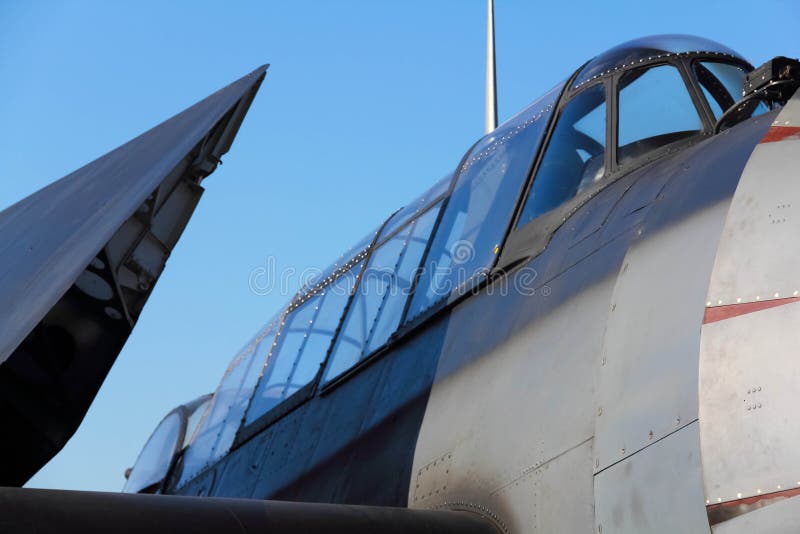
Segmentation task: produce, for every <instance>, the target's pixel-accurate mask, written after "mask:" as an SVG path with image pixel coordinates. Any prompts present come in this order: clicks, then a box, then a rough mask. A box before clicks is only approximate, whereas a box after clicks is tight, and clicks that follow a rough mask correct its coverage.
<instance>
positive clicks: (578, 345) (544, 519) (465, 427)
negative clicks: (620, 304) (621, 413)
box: [409, 262, 613, 532]
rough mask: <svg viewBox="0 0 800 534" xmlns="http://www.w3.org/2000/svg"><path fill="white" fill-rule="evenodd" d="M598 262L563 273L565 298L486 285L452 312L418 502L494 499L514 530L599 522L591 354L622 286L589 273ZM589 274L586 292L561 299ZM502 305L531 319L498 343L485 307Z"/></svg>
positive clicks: (507, 316)
mask: <svg viewBox="0 0 800 534" xmlns="http://www.w3.org/2000/svg"><path fill="white" fill-rule="evenodd" d="M592 269H593V271H591V273H590V272H589V271H587V270H592ZM597 270H598V264H590V263H589V262H586V263H583V264H581V265H580V266H577V267H575V268H573V269H571V270H570V271H568V272H566V273H564V274H563V275H562V276H561V277H558V278H557V279H555V280H552V281H551V282H550V283H549V284H550V286H549V287H550V288H551V290H552V295H554V297H542V296H524V295H520V294H517V293H515V292H514V291H512V292H511V294H510V295H507V296H504V295H502V294H500V293H489V294H481V295H479V296H477V297H473V299H475V301H474V302H473V301H470V304H469V306H464V307H460V308H456V309H455V310H454V311H453V315H452V316H451V322H450V324H451V325H453V326H452V328H451V329H450V330H449V331H448V337H447V340H446V341H445V347H444V349H443V353H442V357H441V359H440V363H439V367H438V369H437V375H436V383H435V384H434V387H433V390H432V392H431V397H430V399H429V401H428V406H427V409H426V412H425V419H424V421H423V424H422V428H421V431H420V437H419V439H418V441H417V448H416V452H415V457H414V471H413V473H414V476H415V478H414V479H412V481H413V483H412V484H411V487H410V488H409V503H410V506H412V507H426V508H437V507H454V506H470V507H472V508H477V509H481V507H483V508H482V509H483V513H485V514H486V515H489V516H491V515H492V514H494V515H495V516H497V518H499V521H501V522H502V524H505V525H506V527H507V529H508V531H509V532H526V531H530V530H532V529H534V530H535V529H541V531H543V532H554V531H570V529H569V528H566V529H565V526H564V521H565V520H568V521H569V522H570V523H571V525H572V526H575V528H574V531H586V530H587V529H592V525H593V521H592V503H593V497H592V493H591V491H592V487H591V479H592V469H591V466H592V454H591V451H592V447H591V436H592V429H593V419H594V414H593V412H592V406H593V404H592V398H593V397H592V388H591V383H592V362H593V361H594V359H595V358H596V355H597V352H598V349H599V347H600V345H601V343H602V335H603V327H604V318H605V313H606V303H607V302H608V298H609V295H610V292H611V290H612V287H613V286H612V284H613V277H604V278H601V279H599V280H596V282H594V283H592V284H588V283H587V282H586V280H587V278H590V277H592V276H593V275H594V276H597ZM581 283H587V286H586V287H584V288H583V291H582V292H580V293H579V295H578V296H576V297H575V298H567V299H566V300H560V299H563V298H564V297H566V296H567V295H569V291H570V289H574V288H575V286H576V284H581ZM555 295H559V297H555ZM551 298H552V299H553V300H550V299H551ZM556 299H559V300H556ZM501 303H502V304H503V308H497V310H496V311H497V312H498V313H501V312H502V313H503V314H504V315H503V317H502V318H498V320H500V321H508V322H512V323H513V322H514V321H515V320H522V319H523V318H524V317H526V316H527V317H528V319H527V323H522V324H519V325H517V330H516V331H515V332H514V335H513V336H511V337H509V338H507V339H506V340H505V341H501V340H494V342H492V341H491V340H487V338H486V336H485V335H484V334H483V330H485V329H486V328H494V329H497V328H499V325H493V324H492V323H487V322H486V320H485V313H486V311H487V310H488V309H491V308H492V306H495V305H498V304H501ZM559 304H560V305H559ZM551 306H552V307H551ZM532 310H536V311H537V312H538V313H537V314H532ZM532 315H533V317H534V318H531V316H532ZM442 458H444V459H445V460H444V464H441V462H440V460H441V459H442ZM434 461H436V467H435V468H434V467H431V466H432V465H433V462H434ZM426 467H428V471H427V472H426V470H425V468H426ZM437 477H438V478H437ZM417 483H419V484H420V490H422V491H421V493H418V492H417V487H416V484H417ZM431 490H432V491H433V495H430V493H431ZM437 490H438V493H437ZM565 496H569V497H568V498H565V499H563V500H562V499H561V498H562V497H565ZM415 498H416V502H415ZM578 511H580V513H578ZM568 526H569V525H568Z"/></svg>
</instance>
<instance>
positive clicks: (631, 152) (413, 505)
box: [0, 2, 800, 534]
mask: <svg viewBox="0 0 800 534" xmlns="http://www.w3.org/2000/svg"><path fill="white" fill-rule="evenodd" d="M492 13H493V11H492V4H491V2H489V11H488V15H489V16H488V25H489V28H488V32H487V34H488V36H489V37H488V41H487V44H488V45H489V47H488V49H487V111H486V130H487V131H486V134H485V135H484V136H483V137H482V138H480V139H479V140H478V141H476V142H475V144H474V145H472V146H471V147H470V148H469V149H468V150H467V151H466V152H465V154H464V156H463V157H462V159H461V160H460V161H459V162H456V165H455V167H454V169H453V171H452V172H451V173H449V174H447V175H446V176H445V177H443V178H442V179H440V180H438V181H437V182H435V183H434V184H433V185H432V186H431V188H430V189H429V190H427V191H425V192H424V193H423V194H422V195H421V196H420V197H418V198H417V199H416V200H414V201H412V202H411V203H410V204H408V205H406V206H404V207H403V208H401V209H399V210H398V211H396V212H394V213H392V214H391V215H389V216H388V217H387V219H386V220H385V221H384V222H383V223H382V224H381V225H380V226H379V227H377V228H375V229H373V230H372V231H371V232H369V233H368V234H367V236H366V237H365V238H364V239H363V240H362V241H360V242H359V243H357V244H356V245H355V246H354V247H352V248H351V249H350V250H349V251H348V252H346V253H345V254H343V255H342V256H341V257H340V258H338V259H337V260H336V261H335V262H334V263H333V264H332V265H330V266H329V267H328V268H327V269H325V270H324V271H323V272H322V274H321V275H320V276H319V277H317V278H316V279H315V280H313V281H311V282H310V283H308V284H307V285H305V286H304V287H303V288H302V289H301V290H300V291H298V293H297V294H296V295H295V296H294V297H293V298H292V299H291V300H290V301H289V302H288V303H287V304H286V305H285V306H284V308H283V309H281V310H279V311H278V312H277V313H276V314H275V315H274V317H273V318H272V319H271V320H270V321H268V322H267V324H266V325H265V326H264V327H263V328H262V329H260V330H259V331H258V332H257V333H256V334H255V335H254V337H253V338H252V339H251V340H249V341H248V342H247V343H246V344H245V346H244V347H243V348H242V349H241V350H240V351H239V352H238V353H237V354H236V355H235V356H234V358H233V360H232V361H231V363H230V365H229V366H228V368H227V370H226V372H225V373H224V375H223V377H222V379H221V381H220V384H219V386H218V388H217V390H216V391H215V392H214V393H213V394H211V395H205V396H203V397H200V398H198V399H194V400H191V401H189V402H187V403H185V404H183V405H181V406H178V407H176V408H175V409H173V410H171V411H170V412H169V413H168V414H167V415H166V416H165V417H164V419H163V420H162V421H161V422H160V423H159V425H158V426H157V427H156V429H155V430H154V431H153V433H152V434H151V436H150V437H149V439H148V440H147V441H146V443H145V445H144V447H143V449H142V451H141V453H140V455H139V457H138V459H137V460H136V462H135V464H134V465H133V467H132V468H131V469H129V470H128V472H127V473H126V482H125V486H124V488H123V492H122V493H118V494H115V493H92V492H71V491H62V490H34V489H20V488H13V487H6V488H1V489H0V509H2V510H4V513H3V514H2V516H0V530H2V529H3V528H5V529H7V530H9V531H13V532H56V531H58V532H63V531H73V530H74V531H81V532H94V531H97V532H100V531H104V532H105V531H115V532H117V531H119V532H135V531H140V530H144V529H149V530H150V531H151V532H154V533H158V532H171V531H176V530H177V531H191V532H219V531H227V530H232V531H237V532H255V531H262V530H270V529H271V530H272V531H277V532H296V531H301V532H323V531H325V532H330V531H345V530H346V531H349V532H375V531H378V530H386V531H388V532H468V533H469V532H475V533H522V532H597V533H599V534H603V533H606V534H608V533H611V532H614V533H616V532H623V533H627V532H637V533H643V532H714V533H719V534H732V533H740V532H790V531H793V530H794V529H795V525H796V524H798V522H799V521H798V520H800V453H799V452H798V450H797V447H796V446H795V444H796V443H797V438H798V437H800V435H798V434H800V431H799V430H798V429H797V426H796V425H794V424H793V417H792V414H793V401H794V399H795V397H796V393H797V391H798V385H797V384H798V378H800V362H798V360H797V358H796V357H795V348H796V346H797V345H798V343H800V330H798V329H797V328H795V327H794V324H796V323H797V321H798V320H800V282H798V280H797V275H796V273H797V272H798V268H800V254H798V252H797V251H796V248H795V246H794V239H795V236H796V234H797V225H798V224H800V220H799V219H798V218H797V217H795V216H794V214H793V210H794V209H797V207H800V198H798V195H800V182H799V181H798V180H797V177H798V170H797V169H798V166H797V154H798V148H800V95H795V92H796V89H797V88H798V86H800V63H798V62H797V61H796V60H792V59H788V58H785V57H776V58H774V59H773V60H771V61H769V62H767V63H765V64H764V65H762V66H761V67H759V68H757V69H754V68H753V66H752V65H751V64H750V63H748V62H747V60H745V59H744V58H743V57H742V56H741V55H739V54H738V53H736V52H735V51H733V50H731V49H729V48H727V47H725V46H724V45H721V44H719V43H716V42H713V41H710V40H708V39H703V38H700V37H693V36H685V35H658V36H651V37H644V38H641V39H636V40H633V41H629V42H626V43H623V44H621V45H619V46H616V47H614V48H612V49H610V50H607V51H605V52H603V53H601V54H599V55H597V56H596V57H594V58H592V59H590V60H589V61H588V62H586V63H585V64H583V65H582V66H580V67H578V68H577V70H575V72H574V73H573V74H572V75H571V76H569V78H567V79H566V80H563V81H561V82H559V83H558V84H556V85H555V86H554V87H553V88H552V89H551V90H550V91H548V92H547V93H545V95H543V96H542V97H540V98H539V99H537V100H535V101H534V102H533V103H532V104H531V105H530V106H528V107H527V108H525V109H524V110H522V111H521V112H519V113H518V114H516V115H514V116H513V117H511V118H510V119H508V120H507V121H505V122H503V123H502V124H500V125H499V126H498V125H496V121H497V119H496V116H497V114H496V102H495V96H494V89H493V79H491V80H490V79H489V74H490V72H491V71H493V70H494V50H493V40H494V39H493V22H492ZM266 71H267V67H266V66H264V67H260V68H259V69H256V70H255V71H253V72H252V73H250V74H248V75H247V76H245V77H243V78H242V79H240V80H238V81H236V82H234V83H233V84H231V85H230V86H228V87H226V88H223V89H222V90H220V91H218V92H216V93H214V94H213V95H211V96H210V97H208V98H207V99H206V100H203V101H201V102H200V103H198V104H196V105H195V106H192V107H191V108H189V109H187V110H186V111H184V112H183V113H181V114H179V115H176V116H175V117H173V118H172V119H170V120H168V121H166V122H165V123H163V124H161V125H159V126H157V127H156V128H154V129H152V130H150V131H148V132H146V133H145V134H143V135H142V136H140V137H138V138H136V139H134V140H133V141H131V142H129V143H128V144H126V145H123V146H122V147H120V148H118V149H117V150H115V151H112V152H111V153H109V154H107V155H106V156H103V157H101V158H100V159H98V160H96V161H95V162H93V163H90V164H89V165H87V166H86V167H83V168H82V169H79V170H78V171H76V172H75V173H73V174H71V175H68V176H66V177H65V178H62V179H61V180H59V181H57V182H55V183H54V184H52V185H51V186H48V187H46V188H44V189H43V190H41V191H39V192H37V193H35V194H34V195H31V196H30V197H28V198H26V199H24V200H22V201H21V202H19V203H18V204H16V205H14V206H12V207H10V208H8V209H7V210H5V211H4V212H2V213H0V235H3V236H4V239H3V240H2V241H0V249H2V251H3V257H4V258H7V261H8V265H7V266H6V273H7V274H5V275H4V276H2V277H0V299H2V302H3V304H4V306H3V309H5V310H13V312H12V313H6V314H4V315H3V316H1V317H0V326H2V328H0V331H2V335H1V337H0V362H2V363H0V382H1V383H2V387H1V388H0V399H2V403H3V407H4V408H5V409H4V410H3V411H2V416H0V417H2V422H3V425H2V427H3V428H5V429H8V430H7V432H8V435H9V436H13V439H5V440H2V441H1V442H0V443H2V445H0V451H2V453H3V454H2V455H1V456H0V457H2V458H4V459H6V460H5V461H4V462H3V463H2V464H0V484H2V485H5V486H19V485H22V484H23V483H24V482H25V481H26V480H27V479H28V478H29V477H30V476H31V475H32V474H33V473H35V471H36V470H37V469H39V468H40V467H41V466H42V465H44V463H46V461H47V460H48V459H49V458H51V457H52V456H53V455H54V454H55V453H56V452H57V451H58V450H59V449H60V448H61V447H63V445H64V443H65V442H66V440H68V439H69V436H70V435H71V434H72V433H73V432H74V431H75V429H76V428H77V426H78V425H79V424H80V420H81V419H82V417H83V415H84V414H85V411H86V409H88V406H89V404H90V403H91V401H92V399H93V397H94V394H95V393H96V391H97V388H99V386H100V384H101V383H102V381H103V379H104V377H105V374H106V373H107V372H108V369H109V368H110V366H111V365H112V364H113V361H114V358H115V357H116V354H117V353H118V352H119V350H120V349H121V347H122V345H123V344H124V343H125V340H126V339H127V336H128V335H129V334H130V331H131V329H132V328H133V326H134V325H135V322H136V319H137V318H138V316H139V314H140V313H141V312H142V309H143V306H144V304H145V302H146V300H147V297H148V296H149V293H150V291H152V287H153V284H154V283H155V282H156V281H157V280H158V277H159V275H160V273H161V272H162V271H163V268H164V266H165V262H166V259H167V257H168V256H169V252H170V251H171V249H172V247H173V246H174V244H175V242H177V239H178V238H179V236H180V233H181V231H182V229H183V228H184V227H185V225H186V222H187V221H188V218H189V217H190V216H191V212H192V210H193V209H194V207H195V206H196V204H197V201H198V200H199V196H200V194H201V192H202V187H201V186H200V182H201V181H202V179H204V178H205V177H206V176H208V175H209V174H210V173H211V172H213V170H214V168H215V167H216V165H217V164H218V163H219V161H220V157H221V156H222V155H223V154H225V153H226V152H227V151H228V149H229V148H230V147H231V143H232V141H233V138H234V137H235V134H236V131H237V130H238V127H239V125H240V124H241V121H242V120H243V118H244V115H245V113H246V111H247V108H248V106H249V105H250V102H252V99H253V98H254V96H255V93H256V91H257V90H258V88H259V86H260V84H261V82H262V80H263V79H264V77H265V74H266ZM490 86H492V87H491V88H490ZM74 206H85V207H86V209H82V210H75V209H74V208H73V207H74ZM6 236H13V239H7V238H6ZM12 458H13V461H9V460H8V459H12ZM9 511H10V512H11V513H8V512H9Z"/></svg>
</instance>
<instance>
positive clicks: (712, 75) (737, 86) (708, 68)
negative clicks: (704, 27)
mask: <svg viewBox="0 0 800 534" xmlns="http://www.w3.org/2000/svg"><path fill="white" fill-rule="evenodd" d="M694 72H695V75H696V76H697V81H698V82H699V84H700V88H701V89H702V90H703V95H704V96H705V97H706V100H707V101H708V105H709V107H711V112H712V113H714V118H715V119H717V120H719V118H720V117H722V114H723V113H725V111H727V110H728V109H729V108H730V107H731V106H733V105H734V104H735V103H736V102H737V101H739V99H741V98H742V85H743V84H744V79H745V76H747V72H746V71H745V70H744V68H743V67H740V66H738V65H733V64H731V63H720V62H716V61H699V62H697V63H695V64H694ZM767 111H768V109H767V106H766V105H765V104H764V103H763V102H760V103H759V104H758V106H757V107H756V108H755V110H754V112H753V116H755V115H761V114H762V113H765V112H767Z"/></svg>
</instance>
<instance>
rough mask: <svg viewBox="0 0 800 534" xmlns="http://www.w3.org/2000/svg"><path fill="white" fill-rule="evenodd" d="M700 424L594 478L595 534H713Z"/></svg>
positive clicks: (658, 443) (691, 426)
mask: <svg viewBox="0 0 800 534" xmlns="http://www.w3.org/2000/svg"><path fill="white" fill-rule="evenodd" d="M698 439H699V438H698V427H697V423H692V424H691V425H688V426H686V427H684V428H682V429H681V430H679V431H678V432H675V433H673V434H670V435H669V436H667V437H665V438H664V439H662V440H661V441H659V442H657V443H654V444H652V445H651V446H649V447H647V448H646V449H644V450H642V451H639V452H638V453H636V454H634V455H632V456H630V457H629V458H626V459H625V460H623V461H621V462H619V463H617V464H615V465H613V466H612V467H609V468H608V469H606V470H605V471H603V472H602V473H599V474H597V475H596V476H595V477H594V491H595V515H596V520H597V525H596V526H595V529H594V532H602V533H613V534H640V533H642V532H676V533H677V532H681V533H683V532H687V533H688V532H692V533H696V532H708V531H709V526H708V518H707V517H706V510H705V502H704V501H703V481H702V479H701V475H700V448H699V441H698Z"/></svg>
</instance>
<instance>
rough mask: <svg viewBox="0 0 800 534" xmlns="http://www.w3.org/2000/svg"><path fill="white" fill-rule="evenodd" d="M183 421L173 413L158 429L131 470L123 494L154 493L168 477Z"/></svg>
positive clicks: (177, 414) (178, 415)
mask: <svg viewBox="0 0 800 534" xmlns="http://www.w3.org/2000/svg"><path fill="white" fill-rule="evenodd" d="M182 426H183V421H182V420H181V416H180V414H179V413H178V412H171V413H170V414H169V415H167V416H166V417H165V418H164V419H163V420H162V421H161V423H160V424H159V425H158V426H157V427H156V429H155V430H154V431H153V433H152V434H151V435H150V438H149V439H148V440H147V443H146V444H145V446H144V448H143V449H142V452H140V453H139V457H138V458H137V459H136V463H135V464H134V466H133V469H131V472H130V475H129V476H128V480H127V481H126V482H125V487H124V488H122V491H123V493H138V492H140V491H142V490H145V491H148V492H149V491H152V490H154V489H156V488H154V486H156V485H157V484H160V483H161V481H163V480H164V477H165V476H167V472H168V471H169V468H170V464H171V463H172V458H173V456H174V454H175V453H176V452H177V448H178V445H179V444H178V440H179V439H180V438H181V429H182Z"/></svg>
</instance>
